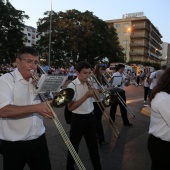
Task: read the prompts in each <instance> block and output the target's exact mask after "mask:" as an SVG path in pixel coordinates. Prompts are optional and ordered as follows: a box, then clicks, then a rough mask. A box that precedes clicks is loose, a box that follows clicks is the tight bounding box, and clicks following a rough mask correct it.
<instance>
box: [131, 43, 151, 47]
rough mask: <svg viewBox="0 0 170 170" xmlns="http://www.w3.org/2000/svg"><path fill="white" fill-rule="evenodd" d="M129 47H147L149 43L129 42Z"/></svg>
mask: <svg viewBox="0 0 170 170" xmlns="http://www.w3.org/2000/svg"><path fill="white" fill-rule="evenodd" d="M130 46H131V47H148V48H149V44H147V43H130Z"/></svg>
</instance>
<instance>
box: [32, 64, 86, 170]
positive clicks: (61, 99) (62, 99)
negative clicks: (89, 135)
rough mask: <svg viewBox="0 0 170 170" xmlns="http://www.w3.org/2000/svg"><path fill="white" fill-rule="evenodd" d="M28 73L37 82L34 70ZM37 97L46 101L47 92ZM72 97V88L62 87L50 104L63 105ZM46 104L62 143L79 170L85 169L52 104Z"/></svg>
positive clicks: (42, 71)
mask: <svg viewBox="0 0 170 170" xmlns="http://www.w3.org/2000/svg"><path fill="white" fill-rule="evenodd" d="M38 69H39V70H40V72H41V73H43V74H46V73H45V72H44V70H42V68H41V67H40V66H39V65H38ZM30 73H31V74H32V78H33V79H34V80H35V82H36V84H37V82H38V78H37V77H36V75H35V74H34V70H31V71H30ZM39 97H40V99H41V101H46V102H47V101H48V94H47V93H46V94H39ZM73 97H74V90H73V89H71V88H67V89H63V90H61V91H60V92H59V93H58V94H57V95H56V96H55V97H54V99H53V101H52V104H53V105H54V106H55V107H62V106H63V105H66V104H67V103H68V102H70V101H71V100H72V98H73ZM47 105H48V107H49V109H50V110H51V112H52V115H53V116H52V120H53V121H54V124H55V125H56V127H57V129H58V131H59V133H60V135H61V137H62V138H63V140H64V143H65V144H66V146H67V148H68V150H69V151H70V153H71V155H72V157H73V159H74V161H75V163H76V164H77V166H78V168H79V169H80V170H86V168H85V167H84V165H83V163H82V161H81V160H80V157H79V155H78V154H77V152H76V150H75V149H74V147H73V145H72V143H71V141H70V139H69V137H68V136H67V134H66V132H65V130H64V128H63V126H62V125H61V123H60V121H59V119H58V117H57V115H56V114H55V112H54V110H53V108H52V106H51V105H50V104H49V103H48V102H47Z"/></svg>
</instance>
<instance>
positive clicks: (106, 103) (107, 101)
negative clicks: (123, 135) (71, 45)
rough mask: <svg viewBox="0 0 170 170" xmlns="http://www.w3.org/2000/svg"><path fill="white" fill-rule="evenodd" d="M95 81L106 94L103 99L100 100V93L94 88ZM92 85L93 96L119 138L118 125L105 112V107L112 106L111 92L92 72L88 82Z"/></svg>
mask: <svg viewBox="0 0 170 170" xmlns="http://www.w3.org/2000/svg"><path fill="white" fill-rule="evenodd" d="M93 81H94V82H95V83H97V84H98V86H99V87H100V89H101V91H102V93H103V94H104V100H103V101H100V97H99V94H98V91H96V90H95V89H94V88H93ZM87 83H88V84H89V85H90V87H91V88H92V89H93V97H94V99H95V100H96V102H97V104H98V106H99V108H100V110H101V111H102V113H103V114H104V116H105V118H106V120H107V122H108V123H109V125H110V128H111V129H112V131H113V133H114V135H115V137H116V138H119V137H120V133H119V130H118V129H117V127H116V126H115V124H114V122H113V121H112V119H111V118H110V116H108V114H107V113H106V112H105V108H106V107H107V106H110V102H111V101H110V100H111V98H110V93H109V92H108V91H106V90H105V89H104V88H103V87H102V85H101V84H100V82H99V81H98V80H97V78H96V76H95V75H94V74H93V73H92V72H91V75H90V79H89V80H88V82H87Z"/></svg>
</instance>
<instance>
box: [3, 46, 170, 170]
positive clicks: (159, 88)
mask: <svg viewBox="0 0 170 170" xmlns="http://www.w3.org/2000/svg"><path fill="white" fill-rule="evenodd" d="M16 65H17V67H16V68H13V69H12V68H10V66H9V67H8V68H10V69H7V67H6V74H5V73H3V75H2V76H1V77H0V86H1V88H0V95H1V99H0V118H1V119H0V141H1V144H0V153H1V154H2V155H3V167H4V170H11V169H18V170H22V169H24V167H25V165H26V164H28V166H29V167H30V169H32V170H37V169H41V170H50V169H51V162H50V157H49V151H48V146H47V141H46V137H45V126H44V124H43V118H47V119H52V117H53V114H52V111H51V109H50V108H49V107H48V104H51V102H52V101H51V100H50V101H47V102H44V101H41V100H40V97H39V95H37V94H35V93H34V90H35V82H34V80H33V77H32V76H33V75H32V73H31V71H32V70H33V72H34V74H35V75H36V74H38V72H37V66H38V65H39V56H38V52H37V50H35V49H34V48H32V47H27V46H25V47H22V48H20V49H19V50H18V54H17V57H16ZM2 67H4V66H1V69H2ZM41 68H42V69H43V70H44V72H46V73H47V74H54V75H59V76H61V75H67V76H68V80H69V83H68V85H67V88H72V89H73V90H74V97H73V99H72V101H71V102H70V103H69V104H68V109H69V110H70V111H72V118H71V124H70V133H69V138H70V141H71V143H72V145H73V147H74V148H75V150H76V151H77V153H78V150H79V146H80V142H81V139H82V137H84V138H85V141H86V144H87V148H88V151H89V154H90V159H91V162H92V165H93V168H94V170H101V169H102V165H101V162H100V155H99V151H98V147H99V146H100V147H104V146H105V145H107V144H108V142H109V141H105V134H104V130H103V125H102V116H103V111H104V109H103V108H102V109H101V108H100V107H99V105H98V104H99V103H101V102H103V100H104V99H105V93H103V90H102V89H104V90H105V91H110V90H111V89H113V87H116V88H118V89H119V90H118V91H116V94H117V95H118V96H119V97H118V98H117V99H116V100H115V101H114V102H112V103H110V105H109V106H110V112H109V116H110V118H111V120H112V121H113V122H115V121H116V119H115V114H116V112H117V106H118V105H119V106H120V113H121V117H122V121H123V125H124V126H125V127H127V126H128V127H133V124H132V123H131V122H129V120H128V116H127V108H126V107H127V105H126V92H125V88H124V87H125V85H126V84H128V82H129V81H130V80H132V78H131V76H132V75H133V74H131V72H129V70H128V71H127V73H125V72H124V70H125V65H124V64H118V65H117V66H116V67H115V69H114V72H113V73H112V75H111V80H112V81H111V83H110V78H109V79H106V78H105V77H104V76H103V74H104V73H105V71H106V68H107V65H106V64H103V63H99V64H97V65H96V66H95V67H94V69H93V68H92V66H91V65H90V64H89V63H88V62H85V61H81V62H79V63H77V64H76V65H75V66H74V64H73V63H69V66H68V67H66V68H64V67H54V66H52V67H49V66H48V65H47V64H46V63H45V62H43V63H42V64H41ZM164 69H165V67H164V68H162V69H161V70H158V71H157V70H155V71H154V72H153V73H142V72H141V73H140V75H138V76H137V77H139V80H137V83H138V84H140V83H141V84H143V86H144V103H145V104H146V101H147V100H148V102H149V104H150V105H151V123H150V127H149V134H150V136H149V139H148V150H149V152H150V155H151V159H152V170H156V167H163V169H168V168H167V167H169V165H168V164H169V160H170V157H169V153H170V152H169V141H170V134H169V131H170V129H169V127H170V125H169V124H170V121H169V120H170V116H169V115H170V112H169V108H168V106H169V104H170V103H169V101H170V100H169V98H170V97H169V93H170V81H169V79H168V78H167V77H168V75H169V74H170V69H167V70H166V71H164ZM4 70H5V69H4ZM7 70H8V71H7ZM92 74H93V76H95V79H94V78H93V79H91V77H92ZM114 77H119V78H120V79H119V80H120V82H119V83H117V84H116V86H115V84H114V83H115V81H114V79H113V78H114ZM89 81H90V83H89ZM113 82H114V83H113ZM110 92H111V91H110ZM94 93H95V95H96V96H98V97H96V96H94ZM114 93H115V92H114ZM120 98H121V101H120ZM47 103H48V104H47ZM162 149H163V152H162ZM159 156H161V158H160V157H159ZM74 164H75V161H74V159H73V157H72V155H71V153H70V152H69V151H68V155H67V163H66V169H67V170H74V169H75V168H74ZM163 164H164V165H163ZM160 169H161V168H160Z"/></svg>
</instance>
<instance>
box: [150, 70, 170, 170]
mask: <svg viewBox="0 0 170 170" xmlns="http://www.w3.org/2000/svg"><path fill="white" fill-rule="evenodd" d="M169 75H170V68H168V69H167V70H166V71H165V72H164V73H163V74H162V76H161V77H160V79H159V80H158V83H157V84H156V86H155V87H154V88H153V90H152V92H151V95H150V98H151V117H150V126H149V138H148V150H149V153H150V156H151V160H152V167H151V169H152V170H168V169H170V79H169Z"/></svg>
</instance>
